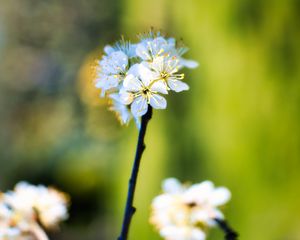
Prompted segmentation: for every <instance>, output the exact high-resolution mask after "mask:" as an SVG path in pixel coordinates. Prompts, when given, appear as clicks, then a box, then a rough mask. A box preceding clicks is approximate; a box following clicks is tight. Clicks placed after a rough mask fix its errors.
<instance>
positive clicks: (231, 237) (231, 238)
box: [215, 218, 238, 240]
mask: <svg viewBox="0 0 300 240" xmlns="http://www.w3.org/2000/svg"><path fill="white" fill-rule="evenodd" d="M215 221H216V222H217V223H218V225H219V227H220V228H221V229H222V231H223V232H224V233H225V239H226V240H236V239H237V238H238V234H237V233H236V232H235V231H234V230H233V229H232V228H231V227H230V226H229V225H228V223H227V222H226V221H225V220H223V219H218V218H216V219H215Z"/></svg>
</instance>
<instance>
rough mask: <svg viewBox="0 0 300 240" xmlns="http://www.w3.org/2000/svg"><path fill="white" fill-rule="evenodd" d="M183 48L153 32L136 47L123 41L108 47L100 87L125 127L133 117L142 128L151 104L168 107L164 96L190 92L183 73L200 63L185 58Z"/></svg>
mask: <svg viewBox="0 0 300 240" xmlns="http://www.w3.org/2000/svg"><path fill="white" fill-rule="evenodd" d="M179 45H180V44H177V43H176V40H175V39H174V38H168V39H167V38H165V37H163V36H161V35H160V33H154V32H150V33H148V34H147V35H144V36H143V37H142V38H141V40H140V42H138V43H135V44H132V43H130V42H128V41H125V40H124V39H123V38H122V39H121V41H119V42H117V43H116V44H114V45H107V46H105V47H104V53H105V54H104V56H102V58H101V60H100V61H99V62H98V66H97V69H98V71H97V72H98V73H97V74H98V75H97V79H96V87H97V88H100V89H101V96H102V97H103V96H107V97H108V98H110V100H111V101H110V102H111V103H112V105H111V107H110V110H112V111H114V112H116V114H117V117H118V118H119V119H120V122H121V124H128V122H129V121H130V120H131V119H132V118H133V119H135V121H136V123H137V125H138V126H139V122H140V120H139V118H140V117H141V116H143V115H144V114H146V112H147V111H148V105H151V106H152V107H153V108H156V109H165V108H166V106H167V101H166V99H165V98H164V97H162V96H161V95H160V94H167V93H168V91H170V90H172V91H175V92H181V91H184V90H188V89H189V86H188V85H187V84H186V83H184V82H183V81H182V80H183V78H184V74H183V73H179V70H180V69H182V68H183V67H188V68H195V67H197V66H198V63H197V62H195V61H191V60H186V59H184V58H182V55H183V54H184V53H185V52H186V51H187V48H185V47H180V46H179ZM129 109H130V110H131V111H129Z"/></svg>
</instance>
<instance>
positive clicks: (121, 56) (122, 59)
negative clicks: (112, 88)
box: [110, 51, 128, 72]
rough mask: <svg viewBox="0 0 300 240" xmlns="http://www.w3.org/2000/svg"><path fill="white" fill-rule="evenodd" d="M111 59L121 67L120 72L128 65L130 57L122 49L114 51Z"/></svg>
mask: <svg viewBox="0 0 300 240" xmlns="http://www.w3.org/2000/svg"><path fill="white" fill-rule="evenodd" d="M110 56H111V60H112V61H113V64H114V65H115V66H116V67H117V68H119V71H118V72H121V70H122V71H125V69H126V67H127V65H128V57H127V55H126V54H125V53H123V52H122V51H117V52H113V53H112V54H111V55H110Z"/></svg>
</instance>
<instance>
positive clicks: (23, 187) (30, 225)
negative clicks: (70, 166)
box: [0, 182, 68, 240]
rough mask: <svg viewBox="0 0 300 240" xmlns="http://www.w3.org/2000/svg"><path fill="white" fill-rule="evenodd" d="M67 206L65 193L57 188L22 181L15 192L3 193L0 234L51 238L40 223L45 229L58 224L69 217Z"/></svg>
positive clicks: (0, 198) (17, 236) (16, 236)
mask: <svg viewBox="0 0 300 240" xmlns="http://www.w3.org/2000/svg"><path fill="white" fill-rule="evenodd" d="M67 205H68V198H67V197H66V195H65V194H64V193H62V192H59V191H57V190H55V189H54V188H47V187H45V186H42V185H39V186H34V185H31V184H28V183H26V182H20V183H18V184H17V185H16V187H15V189H14V191H9V192H6V193H1V197H0V236H1V235H3V236H7V239H14V240H16V239H22V240H23V239H24V240H25V239H31V238H30V236H31V235H32V234H34V235H35V236H36V237H37V235H38V239H40V240H42V239H48V238H47V236H46V234H45V233H44V231H43V230H42V228H41V227H40V226H39V223H41V224H42V225H43V227H45V228H52V227H56V226H58V224H59V222H60V221H62V220H65V219H66V218H67V217H68V212H67ZM30 234H31V235H30ZM12 235H14V236H12ZM25 237H26V238H25ZM0 239H2V238H0ZM4 239H5V238H4Z"/></svg>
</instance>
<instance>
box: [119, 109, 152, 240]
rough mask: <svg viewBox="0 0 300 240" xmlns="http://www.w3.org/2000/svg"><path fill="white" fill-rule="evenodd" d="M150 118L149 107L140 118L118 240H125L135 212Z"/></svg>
mask: <svg viewBox="0 0 300 240" xmlns="http://www.w3.org/2000/svg"><path fill="white" fill-rule="evenodd" d="M151 117H152V107H151V106H149V108H148V112H147V113H146V114H145V115H143V116H142V123H141V128H140V131H139V137H138V143H137V147H136V153H135V159H134V163H133V167H132V171H131V177H130V180H129V185H128V193H127V201H126V208H125V212H124V218H123V224H122V231H121V235H120V236H119V238H118V240H127V236H128V232H129V227H130V223H131V219H132V216H133V214H134V213H135V211H136V208H135V207H134V206H133V199H134V193H135V187H136V181H137V176H138V172H139V167H140V162H141V158H142V155H143V152H144V150H145V148H146V146H145V143H144V138H145V134H146V129H147V124H148V122H149V120H150V119H151Z"/></svg>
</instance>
